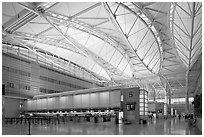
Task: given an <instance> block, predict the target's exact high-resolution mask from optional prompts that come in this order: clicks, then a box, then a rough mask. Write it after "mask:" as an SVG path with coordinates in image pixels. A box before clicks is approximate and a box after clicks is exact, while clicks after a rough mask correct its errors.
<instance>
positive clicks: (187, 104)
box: [186, 70, 189, 113]
mask: <svg viewBox="0 0 204 137" xmlns="http://www.w3.org/2000/svg"><path fill="white" fill-rule="evenodd" d="M188 76H189V70H187V71H186V113H189V91H188Z"/></svg>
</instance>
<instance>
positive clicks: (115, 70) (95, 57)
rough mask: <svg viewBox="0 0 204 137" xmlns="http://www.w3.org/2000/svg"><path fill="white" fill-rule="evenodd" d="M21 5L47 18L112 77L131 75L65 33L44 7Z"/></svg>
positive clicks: (67, 39) (68, 39) (123, 77)
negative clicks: (36, 8)
mask: <svg viewBox="0 0 204 137" xmlns="http://www.w3.org/2000/svg"><path fill="white" fill-rule="evenodd" d="M20 5H21V6H23V7H24V8H26V9H28V10H30V11H32V12H33V13H35V14H37V15H39V16H41V17H42V18H43V19H45V20H46V21H47V22H48V23H49V24H50V25H51V26H52V27H53V28H54V29H56V30H57V31H58V32H59V33H60V35H61V36H62V37H63V38H64V39H65V40H66V41H67V42H69V43H70V44H72V45H73V46H74V47H75V48H76V49H78V50H80V51H81V52H82V53H83V54H84V55H85V56H87V57H89V58H90V59H92V60H93V61H94V62H96V63H97V64H99V65H100V66H101V67H102V68H104V69H105V71H106V72H107V73H108V75H109V76H110V78H111V79H112V80H114V79H116V80H117V79H118V78H120V79H127V78H130V77H129V76H127V75H126V74H125V73H124V72H123V71H121V70H119V69H118V68H116V67H114V66H113V65H111V64H110V63H109V62H106V61H105V60H104V59H102V58H101V57H99V56H98V55H96V54H95V53H93V52H91V51H90V50H88V49H87V48H86V47H84V46H83V45H81V44H80V43H78V42H77V41H76V40H75V39H74V38H72V37H70V36H68V35H66V34H64V33H63V31H62V30H61V29H60V28H59V27H58V25H57V24H55V23H53V22H52V21H50V20H49V19H48V17H47V16H46V15H45V14H44V10H43V9H38V10H33V9H32V8H30V7H28V6H25V5H23V4H20Z"/></svg>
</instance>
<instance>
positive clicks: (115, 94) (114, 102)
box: [110, 91, 121, 107]
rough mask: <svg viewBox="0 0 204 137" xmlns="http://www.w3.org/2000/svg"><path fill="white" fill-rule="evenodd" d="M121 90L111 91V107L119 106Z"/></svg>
mask: <svg viewBox="0 0 204 137" xmlns="http://www.w3.org/2000/svg"><path fill="white" fill-rule="evenodd" d="M120 96H121V95H120V91H112V92H110V107H119V106H120Z"/></svg>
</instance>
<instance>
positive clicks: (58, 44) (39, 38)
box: [12, 31, 85, 56]
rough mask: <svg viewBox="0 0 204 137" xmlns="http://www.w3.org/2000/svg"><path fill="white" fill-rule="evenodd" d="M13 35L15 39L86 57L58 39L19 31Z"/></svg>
mask: <svg viewBox="0 0 204 137" xmlns="http://www.w3.org/2000/svg"><path fill="white" fill-rule="evenodd" d="M12 35H15V37H17V38H21V39H24V40H30V41H33V42H39V43H42V44H47V45H52V46H55V47H59V48H62V49H66V50H70V51H73V52H75V53H77V54H80V55H81V56H85V55H84V54H82V53H81V51H79V50H77V49H76V48H75V47H74V46H73V45H72V44H70V43H68V42H64V41H63V40H57V39H53V38H49V37H45V36H42V35H38V36H37V35H34V34H31V33H24V32H17V31H16V32H14V33H13V34H12Z"/></svg>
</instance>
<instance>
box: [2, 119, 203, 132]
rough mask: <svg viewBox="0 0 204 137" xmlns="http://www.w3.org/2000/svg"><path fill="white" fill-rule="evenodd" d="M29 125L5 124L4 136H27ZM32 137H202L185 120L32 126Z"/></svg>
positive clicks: (3, 128)
mask: <svg viewBox="0 0 204 137" xmlns="http://www.w3.org/2000/svg"><path fill="white" fill-rule="evenodd" d="M28 133H29V132H28V125H21V124H3V127H2V134H3V135H26V134H28ZM31 134H32V135H201V134H202V133H201V132H200V130H198V128H196V127H193V126H189V125H188V123H187V122H185V121H184V120H183V119H181V120H178V119H177V118H169V119H167V120H164V119H157V120H153V121H149V122H148V124H146V125H140V124H138V125H136V124H134V125H133V124H130V125H125V124H118V125H116V124H114V123H113V122H112V123H110V122H104V123H90V122H79V123H78V122H68V123H66V124H63V123H62V124H57V125H55V124H50V125H47V124H46V125H40V124H38V125H31Z"/></svg>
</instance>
